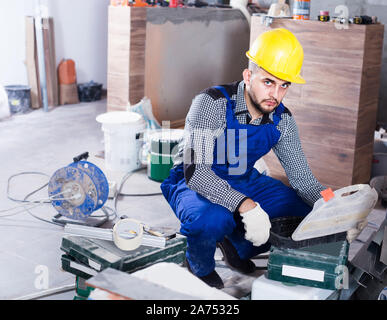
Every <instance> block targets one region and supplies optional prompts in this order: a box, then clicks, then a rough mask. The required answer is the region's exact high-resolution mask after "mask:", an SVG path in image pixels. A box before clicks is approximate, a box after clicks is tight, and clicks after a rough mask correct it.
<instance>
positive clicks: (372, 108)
mask: <svg viewBox="0 0 387 320" xmlns="http://www.w3.org/2000/svg"><path fill="white" fill-rule="evenodd" d="M377 112H378V103H377V101H374V102H372V101H371V103H370V104H368V105H364V106H362V108H361V110H359V112H358V114H357V117H358V118H359V121H357V128H356V144H355V148H356V149H358V148H360V147H362V146H364V145H367V144H369V143H373V141H374V130H375V128H376V117H377Z"/></svg>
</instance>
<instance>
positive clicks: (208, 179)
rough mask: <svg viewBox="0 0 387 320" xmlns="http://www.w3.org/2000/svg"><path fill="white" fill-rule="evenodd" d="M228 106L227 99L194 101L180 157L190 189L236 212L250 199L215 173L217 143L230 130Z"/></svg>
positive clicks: (201, 97) (204, 97) (198, 97)
mask: <svg viewBox="0 0 387 320" xmlns="http://www.w3.org/2000/svg"><path fill="white" fill-rule="evenodd" d="M226 103H227V100H226V99H225V98H221V99H217V100H214V99H213V98H212V97H211V96H209V95H207V94H205V93H201V94H199V95H198V96H196V97H195V98H194V100H193V102H192V105H191V108H190V111H189V113H188V115H187V118H186V124H185V140H184V154H183V155H182V154H181V153H180V156H183V159H184V176H185V180H186V183H187V186H188V187H189V188H190V189H192V190H194V191H196V192H197V193H199V194H200V195H202V196H203V197H205V198H207V199H208V200H209V201H211V202H213V203H216V204H219V205H221V206H223V207H225V208H227V209H228V210H230V211H231V212H235V211H236V210H238V208H239V206H240V204H241V203H242V202H243V200H244V199H246V198H247V197H246V196H245V195H244V194H242V193H241V192H239V191H237V190H235V189H233V188H232V187H231V186H230V185H229V183H228V182H227V181H226V180H224V179H221V178H220V177H219V176H217V175H216V174H215V172H214V171H213V170H212V169H211V167H212V160H213V158H212V157H213V152H214V147H215V140H216V138H217V137H218V136H220V135H221V134H222V133H223V131H224V129H225V127H226V116H225V114H226ZM175 165H176V163H175Z"/></svg>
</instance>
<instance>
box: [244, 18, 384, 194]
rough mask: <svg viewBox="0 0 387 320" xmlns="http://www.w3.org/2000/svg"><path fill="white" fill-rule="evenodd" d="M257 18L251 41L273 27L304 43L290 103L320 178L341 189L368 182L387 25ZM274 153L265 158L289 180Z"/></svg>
mask: <svg viewBox="0 0 387 320" xmlns="http://www.w3.org/2000/svg"><path fill="white" fill-rule="evenodd" d="M260 20H261V18H260V17H257V16H254V17H252V24H251V37H250V44H251V43H252V42H253V41H254V40H255V39H256V37H257V36H258V35H259V34H260V33H262V32H264V31H266V30H269V29H272V28H280V27H283V28H286V29H288V30H290V31H292V32H293V33H294V34H295V35H296V37H297V38H298V40H299V41H300V43H301V45H302V46H303V48H304V64H303V68H302V76H303V77H304V78H305V80H306V84H304V85H298V84H292V86H291V88H290V90H289V92H288V94H287V96H286V97H285V99H284V104H285V105H286V106H287V107H288V108H289V109H290V111H291V112H292V114H293V116H294V118H295V120H296V122H297V126H298V129H299V134H300V138H301V142H302V147H303V150H304V153H305V155H306V157H307V160H308V163H309V165H310V167H311V169H312V172H313V173H314V175H315V176H316V178H317V179H318V180H319V181H320V182H321V183H322V184H324V185H325V186H327V187H332V188H333V189H338V188H342V187H345V186H347V185H351V184H357V183H368V182H369V179H370V175H371V165H372V152H373V150H372V146H373V137H374V130H375V126H376V116H377V104H378V95H379V86H380V72H381V57H382V48H383V33H384V26H383V25H380V24H376V25H349V28H348V29H337V28H336V27H335V24H334V23H333V22H330V23H321V22H319V21H295V20H291V19H289V20H287V19H278V20H275V21H274V22H273V24H272V25H271V26H270V27H266V26H264V25H262V24H261V21H260ZM275 158H276V157H275V155H274V154H273V153H272V152H271V153H269V154H268V155H266V156H265V158H264V159H265V161H266V163H267V165H268V167H269V169H270V172H271V173H272V174H273V176H274V177H276V178H278V179H280V180H282V181H285V182H287V177H286V174H285V172H284V170H283V169H282V167H281V165H280V163H279V161H278V160H277V159H275Z"/></svg>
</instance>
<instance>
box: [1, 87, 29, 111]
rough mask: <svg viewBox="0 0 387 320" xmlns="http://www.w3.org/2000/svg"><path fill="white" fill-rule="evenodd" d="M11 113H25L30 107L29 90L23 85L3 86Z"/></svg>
mask: <svg viewBox="0 0 387 320" xmlns="http://www.w3.org/2000/svg"><path fill="white" fill-rule="evenodd" d="M4 88H5V91H7V95H8V103H9V109H10V110H11V113H25V112H27V111H28V109H29V108H30V107H31V88H30V87H28V86H23V85H11V86H5V87H4Z"/></svg>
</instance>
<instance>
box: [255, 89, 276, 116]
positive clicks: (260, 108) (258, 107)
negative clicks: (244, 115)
mask: <svg viewBox="0 0 387 320" xmlns="http://www.w3.org/2000/svg"><path fill="white" fill-rule="evenodd" d="M247 94H248V95H249V98H250V102H251V104H252V105H253V107H254V108H255V109H256V110H257V111H259V112H260V113H262V114H270V113H272V112H273V111H274V110H275V109H276V108H277V107H278V105H279V103H278V101H277V100H275V99H274V100H275V103H276V105H275V107H273V108H272V109H271V110H265V109H264V108H263V107H262V105H261V104H260V103H258V102H257V101H256V100H257V99H256V98H255V97H253V96H252V95H251V94H250V92H249V90H247ZM267 100H273V99H264V100H262V101H261V103H262V102H265V101H267Z"/></svg>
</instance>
